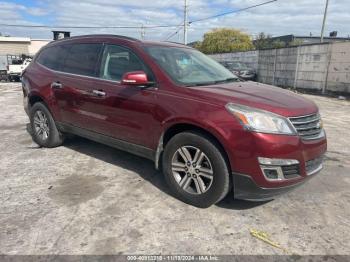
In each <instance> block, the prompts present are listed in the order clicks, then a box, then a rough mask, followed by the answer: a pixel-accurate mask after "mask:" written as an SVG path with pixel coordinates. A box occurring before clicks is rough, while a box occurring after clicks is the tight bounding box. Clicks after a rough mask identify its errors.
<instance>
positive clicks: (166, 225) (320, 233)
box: [0, 83, 350, 255]
mask: <svg viewBox="0 0 350 262" xmlns="http://www.w3.org/2000/svg"><path fill="white" fill-rule="evenodd" d="M305 96H306V97H308V98H309V99H311V100H313V101H315V102H316V103H317V104H318V105H319V107H320V110H321V114H322V115H323V119H324V126H325V129H326V131H327V135H328V141H329V150H328V153H327V157H326V162H325V168H324V170H323V171H322V172H321V173H320V174H318V175H317V176H315V177H314V178H313V179H311V180H310V181H309V182H308V183H306V184H304V185H303V186H301V187H299V188H298V189H296V190H294V191H292V192H290V193H288V194H286V195H283V196H282V197H280V198H278V199H275V200H273V201H270V202H264V203H253V202H246V201H237V200H232V195H229V196H228V197H227V198H226V199H225V200H224V201H222V202H221V203H219V204H218V205H215V206H212V207H210V208H208V209H198V208H195V207H192V206H189V205H186V204H184V203H182V202H180V201H178V200H177V199H175V198H174V197H172V196H171V194H170V193H169V190H168V189H167V187H166V185H165V182H164V180H163V177H162V175H161V173H160V172H157V171H156V170H154V168H153V163H152V162H150V161H148V160H145V159H142V158H139V157H136V156H133V155H130V154H128V153H124V152H121V151H119V150H115V149H112V148H109V147H107V146H104V145H100V144H97V143H94V142H91V141H88V140H85V139H82V138H77V139H73V140H69V141H67V142H66V143H65V144H64V145H63V146H61V147H59V148H54V149H43V148H38V147H37V146H36V144H34V143H33V142H32V140H31V138H30V136H29V135H28V134H27V132H26V129H25V126H26V123H27V122H28V118H27V116H26V114H25V113H24V111H23V106H22V93H21V89H20V84H18V83H17V84H15V83H7V84H6V83H1V84H0V135H1V143H0V150H1V155H0V160H1V165H0V179H1V180H0V181H1V182H0V225H1V227H0V254H35V255H37V254H121V253H122V254H159V253H162V254H226V255H228V254H285V251H283V250H281V249H278V248H275V247H273V246H271V245H268V244H266V243H265V242H262V241H261V240H258V239H256V238H254V237H252V236H251V235H250V233H249V230H250V229H252V228H253V229H258V230H262V231H265V232H267V233H268V234H269V235H270V237H271V239H272V240H273V241H276V242H278V243H280V245H281V246H282V247H284V248H286V249H287V250H288V252H290V253H293V254H298V255H304V254H314V255H322V254H328V255H335V254H343V255H346V254H350V234H349V233H350V207H349V203H350V190H349V188H350V177H349V174H350V157H349V156H350V140H349V136H350V128H349V127H350V102H349V101H341V100H337V99H333V98H327V97H318V96H311V95H305Z"/></svg>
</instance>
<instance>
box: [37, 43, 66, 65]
mask: <svg viewBox="0 0 350 262" xmlns="http://www.w3.org/2000/svg"><path fill="white" fill-rule="evenodd" d="M66 51H67V47H66V46H53V47H48V48H45V49H44V50H43V51H41V53H40V54H39V56H38V59H37V60H36V61H37V62H38V63H39V64H42V65H44V66H46V67H48V68H50V69H52V70H60V69H61V68H62V65H63V61H64V58H65V56H66V53H67V52H66Z"/></svg>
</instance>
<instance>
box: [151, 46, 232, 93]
mask: <svg viewBox="0 0 350 262" xmlns="http://www.w3.org/2000/svg"><path fill="white" fill-rule="evenodd" d="M145 49H146V51H147V52H148V54H150V55H151V56H152V57H153V58H154V59H155V60H156V62H157V64H158V65H159V66H160V67H161V68H162V69H164V71H165V72H166V73H167V74H168V75H169V76H170V77H171V78H172V80H173V81H174V82H176V83H178V84H181V85H185V86H193V85H209V84H217V83H223V82H230V81H238V78H237V77H236V76H235V75H234V74H232V73H231V72H230V71H229V70H227V69H226V68H225V67H224V66H222V65H220V64H219V63H218V62H216V61H214V60H213V59H211V58H210V57H208V56H206V55H204V54H203V53H201V52H199V51H197V50H194V49H189V48H180V47H163V46H152V47H146V48H145Z"/></svg>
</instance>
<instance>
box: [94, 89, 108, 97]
mask: <svg viewBox="0 0 350 262" xmlns="http://www.w3.org/2000/svg"><path fill="white" fill-rule="evenodd" d="M92 93H93V94H94V95H95V96H106V92H103V91H101V90H92Z"/></svg>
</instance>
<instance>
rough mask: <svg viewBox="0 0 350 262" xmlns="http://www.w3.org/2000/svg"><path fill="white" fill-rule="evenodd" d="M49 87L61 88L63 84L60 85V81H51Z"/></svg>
mask: <svg viewBox="0 0 350 262" xmlns="http://www.w3.org/2000/svg"><path fill="white" fill-rule="evenodd" d="M51 88H54V89H62V88H63V85H62V84H61V83H60V82H52V83H51Z"/></svg>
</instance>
